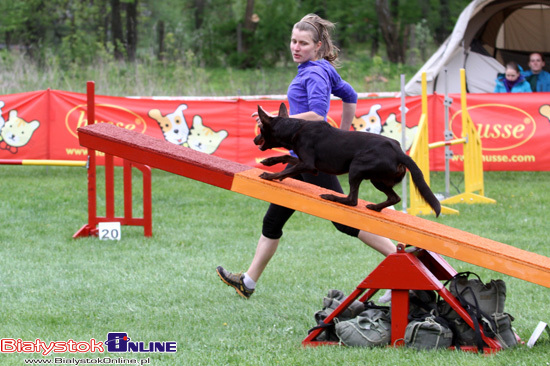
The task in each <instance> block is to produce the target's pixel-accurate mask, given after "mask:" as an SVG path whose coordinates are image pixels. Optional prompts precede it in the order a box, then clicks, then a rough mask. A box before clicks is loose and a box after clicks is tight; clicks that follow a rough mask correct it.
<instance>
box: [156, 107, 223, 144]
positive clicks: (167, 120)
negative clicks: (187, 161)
mask: <svg viewBox="0 0 550 366" xmlns="http://www.w3.org/2000/svg"><path fill="white" fill-rule="evenodd" d="M186 109H187V104H180V105H179V106H178V107H177V108H176V110H175V111H174V112H172V113H168V114H166V115H162V113H161V112H160V110H159V109H151V110H150V111H149V113H148V115H149V117H151V118H152V119H154V120H155V121H157V123H158V125H159V127H160V129H161V130H162V133H163V135H164V139H165V140H166V141H168V142H171V143H173V144H176V145H183V146H185V147H189V148H191V149H193V150H196V151H200V152H203V153H206V154H213V153H214V152H215V151H216V150H217V149H218V147H219V146H220V145H221V143H222V141H223V140H224V139H225V138H226V137H227V136H228V133H227V131H225V130H220V131H217V132H216V131H214V130H213V129H212V128H210V127H208V126H205V125H203V122H202V117H201V116H199V115H196V116H194V117H193V124H192V126H191V128H189V126H188V125H187V122H186V120H185V116H184V115H183V111H184V110H186Z"/></svg>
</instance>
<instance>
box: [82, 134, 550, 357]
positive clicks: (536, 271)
mask: <svg viewBox="0 0 550 366" xmlns="http://www.w3.org/2000/svg"><path fill="white" fill-rule="evenodd" d="M78 137H79V140H80V144H81V145H82V146H84V147H87V148H88V149H93V150H97V151H101V152H104V153H105V154H109V155H113V156H117V157H120V158H123V159H126V160H129V161H132V162H135V163H138V164H144V165H146V166H149V167H151V168H157V169H161V170H165V171H168V172H171V173H174V174H178V175H181V176H184V177H187V178H191V179H194V180H198V181H201V182H204V183H208V184H211V185H214V186H217V187H220V188H224V189H227V190H231V191H233V192H237V193H241V194H243V195H246V196H250V197H253V198H257V199H261V200H264V201H267V202H271V203H275V204H278V205H282V206H286V207H289V208H292V209H295V210H298V211H301V212H305V213H308V214H311V215H314V216H318V217H321V218H324V219H327V220H331V221H335V222H338V223H341V224H346V225H349V226H352V227H355V228H358V229H361V230H365V231H368V232H371V233H374V234H378V235H381V236H385V237H388V238H390V239H394V240H396V241H398V242H400V243H404V244H408V245H411V246H414V247H417V248H421V249H423V250H422V251H421V252H420V253H408V252H406V251H404V250H400V251H399V252H398V253H396V254H392V255H390V256H388V257H387V258H386V259H385V260H384V261H383V262H382V263H381V264H380V265H379V266H378V267H377V269H375V271H373V273H372V274H371V276H369V277H367V278H366V279H365V280H364V281H363V282H361V284H360V285H359V286H358V287H357V289H356V291H354V292H353V296H355V298H357V297H359V296H360V295H361V294H362V293H363V292H364V291H365V290H367V289H369V292H368V293H367V295H366V297H367V298H368V297H370V296H372V295H373V294H374V293H376V291H377V290H379V289H392V290H394V291H393V292H392V309H393V310H392V341H393V342H397V341H398V340H399V339H400V338H403V334H404V331H405V327H406V324H407V313H408V290H411V289H433V290H436V291H440V292H442V293H443V295H444V298H448V299H450V300H452V299H453V298H452V295H450V294H447V292H446V290H445V288H444V287H443V285H442V284H441V283H440V281H439V280H443V279H448V278H450V277H451V276H452V275H453V274H454V273H456V271H454V269H453V268H452V267H451V266H450V265H449V264H448V263H446V262H445V260H444V259H443V258H441V257H440V255H444V256H448V257H451V258H455V259H458V260H461V261H464V262H468V263H471V264H474V265H477V266H480V267H484V268H487V269H491V270H493V271H497V272H500V273H504V274H506V275H509V276H513V277H516V278H519V279H522V280H525V281H529V282H533V283H535V284H539V285H542V286H546V287H550V258H548V257H545V256H542V255H539V254H535V253H531V252H528V251H525V250H522V249H518V248H515V247H513V246H510V245H507V244H503V243H499V242H496V241H494V240H490V239H486V238H483V237H480V236H478V235H474V234H471V233H468V232H465V231H462V230H458V229H455V228H451V227H448V226H445V225H442V224H439V223H437V222H432V221H429V220H425V219H422V218H420V217H415V216H412V215H408V214H405V213H402V212H399V211H396V210H388V209H385V210H383V211H382V212H375V211H372V210H368V209H367V208H365V205H366V202H365V201H361V200H360V201H359V204H358V205H357V206H356V207H349V206H345V205H342V204H339V203H335V202H331V201H326V200H323V199H321V198H320V197H319V195H320V194H322V193H328V191H327V190H326V189H323V188H320V187H317V186H313V185H310V184H307V183H304V182H300V181H297V180H294V179H286V180H284V181H282V182H272V181H267V180H263V179H261V178H259V175H260V174H261V173H262V172H263V170H261V169H257V168H252V167H249V166H246V165H243V164H240V163H236V162H232V161H229V160H225V159H221V158H218V157H215V156H211V155H208V154H204V153H200V152H197V151H194V150H192V149H189V148H184V147H182V146H178V145H174V144H172V143H170V142H167V141H165V140H162V139H158V138H154V137H152V136H148V135H144V134H140V133H137V132H134V131H129V130H125V129H123V128H120V127H116V126H113V125H110V124H105V123H101V124H94V125H89V126H85V127H81V128H79V129H78ZM332 193H333V192H332ZM435 253H437V254H435ZM372 276H374V277H372ZM353 296H352V295H350V296H348V299H346V301H345V302H344V303H346V302H347V301H348V300H350V302H351V301H353V300H354V299H352V297H353ZM344 303H343V304H342V305H344ZM450 304H451V306H453V308H455V310H457V312H459V314H461V311H462V313H464V314H465V315H464V317H467V318H468V319H465V320H466V321H467V322H468V323H469V324H470V325H471V324H472V322H471V320H469V317H468V316H467V313H465V311H464V310H463V309H461V308H460V309H458V308H456V306H458V307H460V305H457V304H453V303H452V302H450ZM348 305H349V304H348ZM343 310H345V308H344V309H336V310H335V311H334V312H333V314H332V315H334V316H336V315H337V314H338V313H339V312H340V311H343ZM461 315H463V314H461ZM328 320H330V319H328ZM321 331H322V330H316V331H314V332H312V333H311V334H310V335H309V336H308V338H306V340H305V341H304V344H312V343H314V342H315V340H314V338H315V337H314V336H315V335H316V334H319V333H320V332H321ZM486 343H487V344H488V345H489V347H490V348H491V349H498V344H495V343H494V341H493V340H491V339H486Z"/></svg>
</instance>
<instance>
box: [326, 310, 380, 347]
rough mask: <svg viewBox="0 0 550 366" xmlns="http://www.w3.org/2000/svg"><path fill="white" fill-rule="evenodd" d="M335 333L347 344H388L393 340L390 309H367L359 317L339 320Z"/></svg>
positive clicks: (374, 345) (363, 345)
mask: <svg viewBox="0 0 550 366" xmlns="http://www.w3.org/2000/svg"><path fill="white" fill-rule="evenodd" d="M335 333H336V336H337V337H338V339H339V341H340V342H341V343H342V344H345V345H346V346H353V347H377V346H387V345H388V344H390V341H391V318H390V312H389V310H388V309H382V308H381V307H376V308H371V309H367V310H365V311H364V312H362V313H361V314H359V315H358V316H357V317H355V318H353V319H350V320H347V321H343V322H337V323H336V325H335Z"/></svg>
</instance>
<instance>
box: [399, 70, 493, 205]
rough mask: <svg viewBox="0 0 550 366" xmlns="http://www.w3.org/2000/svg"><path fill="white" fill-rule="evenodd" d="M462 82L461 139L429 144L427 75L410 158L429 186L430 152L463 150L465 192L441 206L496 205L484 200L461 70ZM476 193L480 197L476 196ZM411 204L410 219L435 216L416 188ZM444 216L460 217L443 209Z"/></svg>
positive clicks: (480, 165)
mask: <svg viewBox="0 0 550 366" xmlns="http://www.w3.org/2000/svg"><path fill="white" fill-rule="evenodd" d="M460 79H461V108H462V137H461V138H457V139H451V140H446V141H437V142H432V143H429V142H428V100H427V94H426V89H427V88H426V73H423V74H422V115H421V117H420V122H419V124H418V134H417V136H416V138H415V140H414V142H413V145H412V147H411V152H410V156H411V158H413V160H414V161H415V162H416V164H417V165H418V167H419V168H420V170H422V173H423V174H424V179H425V180H426V182H427V183H428V185H429V184H430V150H431V149H435V148H438V147H443V146H452V145H463V146H464V192H463V193H460V194H458V195H456V196H452V197H448V198H446V199H444V200H442V201H441V204H442V205H444V204H454V203H470V204H472V203H496V201H495V200H494V199H491V198H488V197H485V195H484V194H485V186H484V182H483V156H482V147H481V138H480V136H479V133H478V132H477V130H476V128H475V126H474V123H473V121H472V118H471V117H470V114H469V113H468V109H467V103H466V74H465V71H464V69H461V70H460ZM476 192H477V193H476ZM410 196H411V203H410V208H409V209H408V210H407V212H408V213H410V214H411V215H427V214H429V213H430V212H432V210H431V208H430V207H429V206H428V205H427V204H426V203H425V202H424V200H423V199H422V197H420V195H419V194H418V192H417V191H416V189H415V188H414V186H413V185H412V184H411V185H410ZM441 213H443V214H458V210H455V209H453V208H449V207H446V206H441Z"/></svg>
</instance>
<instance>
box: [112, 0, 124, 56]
mask: <svg viewBox="0 0 550 366" xmlns="http://www.w3.org/2000/svg"><path fill="white" fill-rule="evenodd" d="M111 33H112V35H113V39H112V41H113V45H114V52H115V58H116V59H117V60H120V59H122V58H123V57H124V54H123V53H122V47H123V44H124V38H123V37H124V36H123V33H122V16H121V14H120V0H111Z"/></svg>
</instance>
